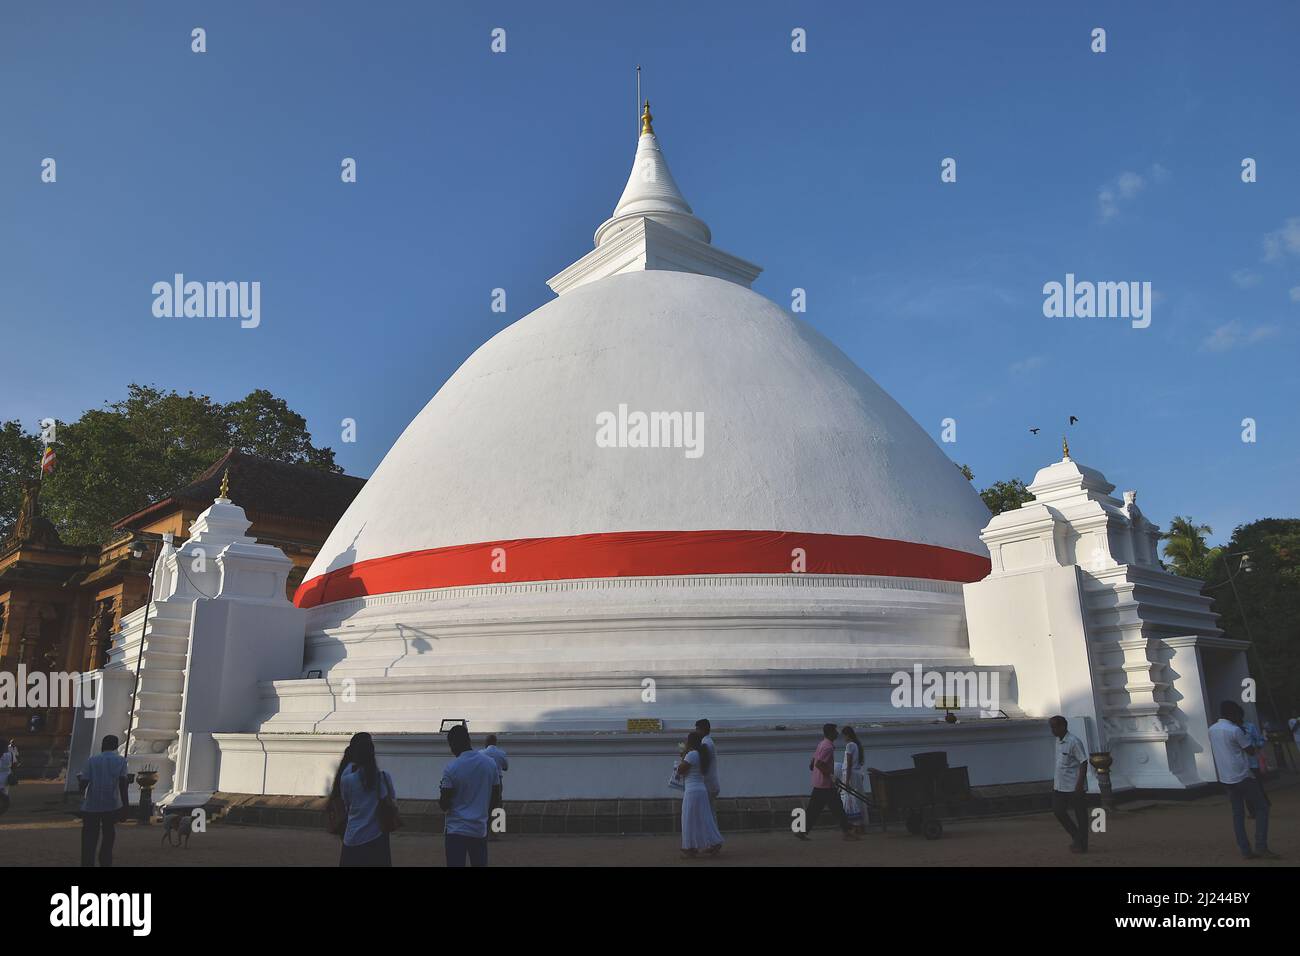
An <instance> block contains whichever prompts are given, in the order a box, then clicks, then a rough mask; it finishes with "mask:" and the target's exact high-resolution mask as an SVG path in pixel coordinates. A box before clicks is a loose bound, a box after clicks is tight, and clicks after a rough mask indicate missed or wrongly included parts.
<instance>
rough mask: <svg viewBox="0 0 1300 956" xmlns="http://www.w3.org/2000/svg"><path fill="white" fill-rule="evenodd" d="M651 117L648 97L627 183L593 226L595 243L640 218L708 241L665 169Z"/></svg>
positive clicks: (705, 229)
mask: <svg viewBox="0 0 1300 956" xmlns="http://www.w3.org/2000/svg"><path fill="white" fill-rule="evenodd" d="M652 119H653V117H652V116H651V115H650V101H649V100H646V104H645V112H643V113H642V114H641V136H640V137H639V138H638V139H637V144H636V158H635V159H634V160H633V161H632V172H631V174H630V175H629V176H628V178H627V186H626V187H624V189H623V195H622V196H621V197H620V198H619V200H618V205H616V206H615V207H614V215H612V216H610V217H609V218H608V219H606V220H605V221H604V222H603V223H602V224H601V226H600V228H599V229H597V230H596V239H595V244H596V245H597V246H599V245H601V244H602V243H604V242H607V241H609V240H610V239H611V238H613V237H614V236H616V235H618V233H620V232H622V231H623V229H625V228H626V227H627V226H628V225H629V224H630V223H631V222H633V221H635V220H637V219H640V218H645V219H653V220H654V221H655V222H659V223H663V224H664V225H665V226H668V227H669V228H670V229H676V230H677V231H678V232H680V233H684V234H685V235H688V236H690V237H691V238H692V239H697V240H699V241H700V242H709V241H711V240H712V238H713V236H712V234H711V233H710V232H709V227H708V226H707V225H706V224H705V223H704V221H703V220H701V219H700V218H699V217H697V216H696V215H695V214H694V212H693V211H692V210H691V206H690V203H688V202H687V201H686V197H685V196H683V195H682V191H681V190H680V189H679V188H678V187H677V182H676V180H674V179H673V174H672V172H671V171H670V170H669V169H668V161H667V160H666V159H664V154H663V150H661V149H660V148H659V139H658V137H656V136H655V131H654V127H653V125H651V120H652Z"/></svg>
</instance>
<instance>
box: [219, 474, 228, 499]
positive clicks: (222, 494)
mask: <svg viewBox="0 0 1300 956" xmlns="http://www.w3.org/2000/svg"><path fill="white" fill-rule="evenodd" d="M217 497H218V498H226V499H229V498H230V469H229V468H227V469H226V473H225V474H224V475H222V476H221V490H220V491H218V492H217Z"/></svg>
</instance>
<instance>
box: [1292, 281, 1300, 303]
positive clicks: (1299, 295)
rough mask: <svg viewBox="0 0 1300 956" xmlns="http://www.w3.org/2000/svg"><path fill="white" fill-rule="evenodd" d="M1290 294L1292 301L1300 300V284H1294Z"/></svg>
mask: <svg viewBox="0 0 1300 956" xmlns="http://www.w3.org/2000/svg"><path fill="white" fill-rule="evenodd" d="M1290 294H1291V301H1292V302H1300V285H1293V286H1292V287H1291V293H1290Z"/></svg>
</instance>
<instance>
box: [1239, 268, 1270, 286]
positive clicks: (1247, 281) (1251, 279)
mask: <svg viewBox="0 0 1300 956" xmlns="http://www.w3.org/2000/svg"><path fill="white" fill-rule="evenodd" d="M1263 278H1264V277H1263V276H1261V275H1260V274H1259V273H1258V272H1251V271H1250V270H1249V269H1238V270H1237V271H1236V272H1234V273H1233V274H1232V281H1233V282H1235V283H1237V285H1239V286H1240V287H1241V288H1243V289H1253V288H1254V287H1255V286H1257V285H1259V283H1260V281H1261V280H1262V279H1263Z"/></svg>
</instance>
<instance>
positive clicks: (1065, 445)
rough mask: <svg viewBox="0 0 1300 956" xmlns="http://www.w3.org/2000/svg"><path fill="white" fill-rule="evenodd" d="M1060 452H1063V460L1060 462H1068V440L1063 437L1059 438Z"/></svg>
mask: <svg viewBox="0 0 1300 956" xmlns="http://www.w3.org/2000/svg"><path fill="white" fill-rule="evenodd" d="M1061 450H1062V451H1063V452H1065V458H1063V459H1062V460H1063V461H1069V460H1070V440H1069V439H1068V438H1066V437H1065V436H1064V435H1062V436H1061Z"/></svg>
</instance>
